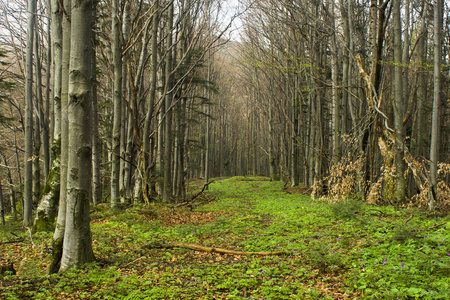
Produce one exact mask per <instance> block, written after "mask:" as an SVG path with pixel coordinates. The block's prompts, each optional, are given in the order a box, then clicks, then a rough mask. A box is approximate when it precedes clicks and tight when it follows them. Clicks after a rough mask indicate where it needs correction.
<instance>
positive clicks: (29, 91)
mask: <svg viewBox="0 0 450 300" xmlns="http://www.w3.org/2000/svg"><path fill="white" fill-rule="evenodd" d="M35 15H36V0H28V21H27V22H28V23H27V48H26V52H27V53H26V88H25V93H26V96H25V97H26V108H25V185H24V199H23V202H24V203H23V225H24V226H26V227H27V226H29V225H30V224H31V220H32V207H33V196H32V193H33V186H32V184H33V169H32V162H33V40H34V27H35V23H36V17H35Z"/></svg>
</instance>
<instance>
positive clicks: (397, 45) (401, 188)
mask: <svg viewBox="0 0 450 300" xmlns="http://www.w3.org/2000/svg"><path fill="white" fill-rule="evenodd" d="M400 3H401V0H394V7H393V22H394V64H395V66H394V82H395V84H394V89H395V91H394V93H395V100H394V102H393V105H394V124H395V171H396V174H395V175H396V188H395V198H396V201H397V205H400V204H403V203H404V202H405V200H406V199H405V197H406V179H405V163H404V161H403V156H404V145H403V142H404V138H405V129H404V127H403V117H404V115H405V113H404V106H405V105H404V100H403V78H402V71H403V68H402V26H401V18H400Z"/></svg>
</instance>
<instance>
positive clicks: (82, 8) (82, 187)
mask: <svg viewBox="0 0 450 300" xmlns="http://www.w3.org/2000/svg"><path fill="white" fill-rule="evenodd" d="M92 7H93V4H92V0H73V1H72V9H71V17H72V18H71V21H72V22H71V40H72V42H71V47H70V57H71V58H70V73H69V74H70V75H69V107H68V117H69V119H68V121H69V124H68V125H69V128H70V131H69V143H68V145H69V147H68V149H67V150H68V173H67V179H66V180H67V204H66V224H65V233H64V244H63V252H62V258H61V267H60V269H59V271H60V272H64V271H66V270H68V269H69V268H73V267H80V266H81V265H83V264H85V263H89V262H92V261H93V259H94V253H93V251H92V234H91V230H90V215H89V203H90V196H91V179H92V177H91V159H92V135H91V109H92V103H91V101H92V54H93V51H92V24H91V21H92Z"/></svg>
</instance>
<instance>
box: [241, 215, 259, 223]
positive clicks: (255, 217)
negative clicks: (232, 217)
mask: <svg viewBox="0 0 450 300" xmlns="http://www.w3.org/2000/svg"><path fill="white" fill-rule="evenodd" d="M254 219H259V216H254V217H246V218H243V219H241V222H242V221H246V220H254Z"/></svg>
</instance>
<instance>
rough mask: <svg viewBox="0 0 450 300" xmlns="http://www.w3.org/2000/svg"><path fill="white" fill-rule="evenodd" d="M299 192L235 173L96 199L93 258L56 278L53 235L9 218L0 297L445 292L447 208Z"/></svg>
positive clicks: (449, 246) (1, 248) (0, 230)
mask: <svg viewBox="0 0 450 300" xmlns="http://www.w3.org/2000/svg"><path fill="white" fill-rule="evenodd" d="M192 185H193V186H194V187H197V192H198V191H199V189H200V188H201V183H200V182H199V181H197V182H193V183H192ZM304 192H307V190H306V189H305V188H296V189H288V190H284V189H283V183H281V182H270V181H268V180H267V179H266V178H262V177H256V178H252V177H233V178H229V179H222V180H217V181H215V182H214V183H212V184H210V186H209V190H208V191H206V192H205V193H203V194H201V195H200V196H199V197H198V198H197V199H196V200H197V202H195V203H193V204H192V205H189V207H182V206H180V207H174V206H165V205H160V204H153V205H151V206H150V207H144V206H133V207H129V208H126V209H125V208H122V209H120V210H115V211H111V210H109V208H108V206H106V205H101V206H98V207H95V209H93V212H92V221H91V228H92V234H93V247H94V253H95V256H96V262H95V263H93V264H92V265H89V266H87V267H86V268H85V269H83V270H71V271H68V272H66V273H64V274H61V275H57V274H54V275H47V274H46V272H47V268H48V265H49V262H50V259H51V254H49V252H50V250H49V249H48V246H47V245H50V244H51V237H52V233H51V232H39V233H35V234H34V235H33V241H34V243H35V245H36V246H35V247H33V246H32V243H31V240H30V238H29V234H28V232H26V231H24V230H23V229H22V228H21V226H20V223H13V222H11V221H8V223H7V226H1V225H0V261H1V260H3V261H5V260H9V261H11V262H12V263H13V265H14V268H15V270H16V271H17V274H16V275H3V276H2V275H0V299H245V298H249V299H275V300H277V299H450V276H449V274H450V232H449V230H448V229H449V220H450V218H449V217H448V216H446V217H443V216H441V217H439V216H437V215H431V214H428V213H426V212H423V211H419V210H411V209H400V210H395V209H394V208H392V207H374V206H367V205H365V204H362V203H361V202H359V201H356V200H352V201H350V200H349V201H346V202H342V203H335V204H331V203H329V202H328V201H327V200H326V199H323V200H312V199H311V197H310V196H308V195H304V194H303V193H304ZM5 242H9V243H5ZM180 243H185V244H180ZM195 245H198V246H205V247H208V246H209V247H213V248H215V249H216V250H213V251H212V252H202V251H196V250H194V249H192V248H195V247H196V246H195ZM164 247H166V248H164ZM201 249H204V248H199V250H201ZM220 249H226V250H234V251H241V252H242V253H240V254H222V253H219V252H220V251H219V250H220ZM249 252H269V253H265V254H264V253H259V255H257V253H249Z"/></svg>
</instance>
